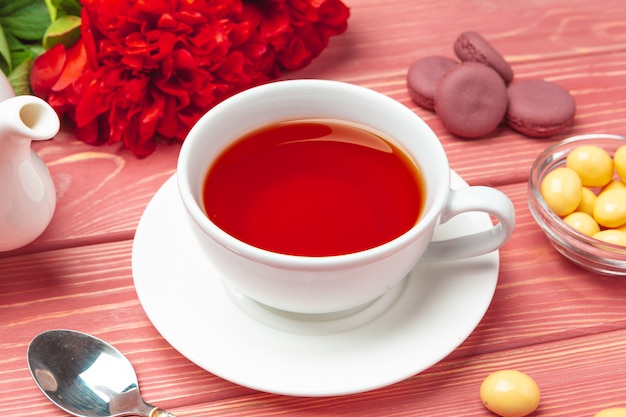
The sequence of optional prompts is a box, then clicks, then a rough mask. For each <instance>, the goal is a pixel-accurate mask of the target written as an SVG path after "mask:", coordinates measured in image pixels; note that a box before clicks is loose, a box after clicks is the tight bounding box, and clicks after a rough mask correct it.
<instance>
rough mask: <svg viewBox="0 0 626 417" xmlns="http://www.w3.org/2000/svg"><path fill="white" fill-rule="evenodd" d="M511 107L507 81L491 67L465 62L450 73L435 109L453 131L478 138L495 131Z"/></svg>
mask: <svg viewBox="0 0 626 417" xmlns="http://www.w3.org/2000/svg"><path fill="white" fill-rule="evenodd" d="M506 108H507V88H506V84H505V83H504V80H503V79H502V77H500V75H498V73H497V72H496V71H494V70H493V69H491V68H490V67H488V66H486V65H482V64H478V63H476V62H462V63H460V64H458V65H457V66H455V67H454V68H452V69H451V70H449V71H448V72H446V74H445V75H444V76H443V78H442V79H441V82H440V83H439V86H438V88H437V92H436V93H435V111H436V112H437V114H438V115H439V119H440V120H441V122H442V123H443V125H444V126H445V127H446V129H448V130H449V131H450V132H451V133H454V134H455V135H457V136H461V137H464V138H478V137H481V136H485V135H487V134H489V133H491V132H493V131H494V130H495V129H496V128H497V127H498V125H499V124H500V123H501V122H502V120H503V118H504V114H505V113H506Z"/></svg>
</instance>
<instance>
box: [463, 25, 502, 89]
mask: <svg viewBox="0 0 626 417" xmlns="http://www.w3.org/2000/svg"><path fill="white" fill-rule="evenodd" d="M454 52H455V54H456V56H457V57H459V59H460V60H461V61H469V62H478V63H480V64H483V65H486V66H488V67H491V68H493V69H494V70H496V71H497V72H498V74H500V76H502V78H503V79H504V81H505V82H506V83H507V84H508V83H510V82H511V81H513V69H512V68H511V66H510V65H509V63H508V62H506V60H505V59H504V58H503V57H502V55H500V53H499V52H498V51H496V49H495V48H494V47H493V46H491V44H490V43H489V42H487V40H486V39H485V38H483V37H482V36H480V35H479V34H478V33H476V32H472V31H468V32H463V33H461V34H460V35H459V37H458V38H457V39H456V41H455V42H454Z"/></svg>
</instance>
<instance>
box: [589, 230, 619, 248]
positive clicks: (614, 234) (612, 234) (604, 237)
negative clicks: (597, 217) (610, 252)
mask: <svg viewBox="0 0 626 417" xmlns="http://www.w3.org/2000/svg"><path fill="white" fill-rule="evenodd" d="M593 237H594V239H598V240H601V241H603V242H606V243H612V244H613V245H619V246H626V232H623V231H621V230H619V229H606V230H601V231H599V232H598V233H596V234H595V235H593Z"/></svg>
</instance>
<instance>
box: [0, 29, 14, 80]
mask: <svg viewBox="0 0 626 417" xmlns="http://www.w3.org/2000/svg"><path fill="white" fill-rule="evenodd" d="M0 57H2V58H3V59H4V62H2V64H5V65H2V70H3V71H4V72H5V73H7V72H10V71H11V68H12V67H13V63H12V62H11V48H9V43H8V42H7V37H6V36H5V34H4V30H3V29H2V26H0ZM5 67H6V69H5Z"/></svg>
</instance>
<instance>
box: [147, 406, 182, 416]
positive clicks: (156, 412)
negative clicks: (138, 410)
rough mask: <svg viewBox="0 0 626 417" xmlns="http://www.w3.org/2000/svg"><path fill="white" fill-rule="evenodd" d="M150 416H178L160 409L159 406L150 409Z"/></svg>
mask: <svg viewBox="0 0 626 417" xmlns="http://www.w3.org/2000/svg"><path fill="white" fill-rule="evenodd" d="M150 417H176V416H175V415H174V414H172V413H170V412H169V411H165V410H162V409H160V408H159V407H155V408H153V409H152V411H150Z"/></svg>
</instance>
